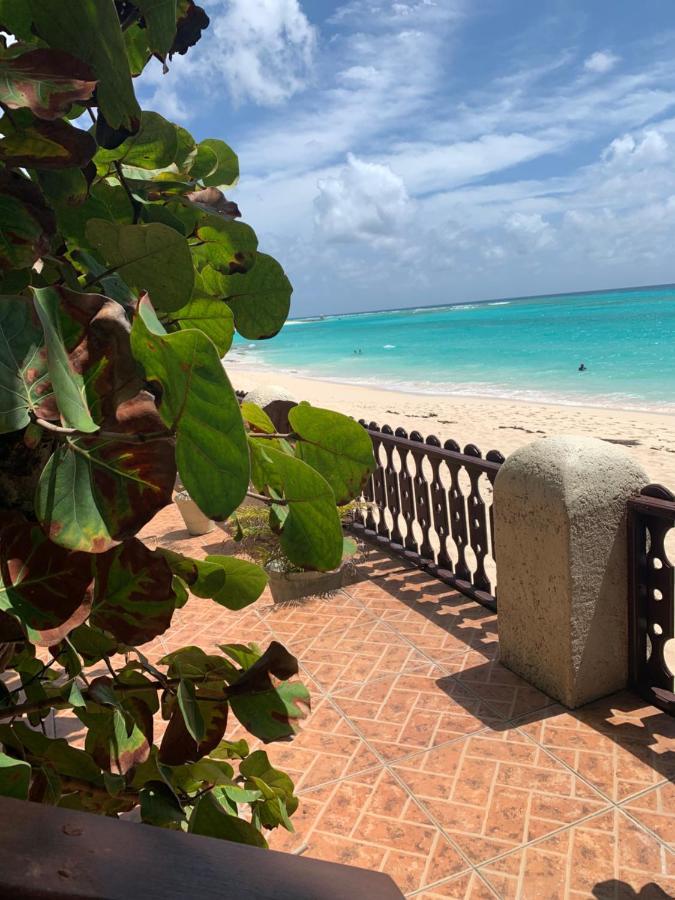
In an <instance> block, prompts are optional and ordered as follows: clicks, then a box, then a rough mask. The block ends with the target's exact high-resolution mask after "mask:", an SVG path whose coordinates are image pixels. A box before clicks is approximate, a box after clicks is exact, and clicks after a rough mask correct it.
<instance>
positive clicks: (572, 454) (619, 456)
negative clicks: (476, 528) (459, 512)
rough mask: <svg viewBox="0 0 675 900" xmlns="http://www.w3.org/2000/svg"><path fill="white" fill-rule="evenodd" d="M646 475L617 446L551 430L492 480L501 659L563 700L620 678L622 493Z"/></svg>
mask: <svg viewBox="0 0 675 900" xmlns="http://www.w3.org/2000/svg"><path fill="white" fill-rule="evenodd" d="M648 482H649V479H648V477H647V474H646V472H645V471H644V469H643V468H642V466H641V465H640V464H639V463H638V462H637V461H636V460H635V459H633V458H632V457H631V456H629V455H628V453H626V452H625V451H624V450H622V449H620V448H618V447H616V446H614V445H612V444H609V443H607V442H605V441H600V440H597V439H595V438H578V437H552V438H544V439H543V440H539V441H536V442H535V443H533V444H529V445H528V446H526V447H522V448H521V449H519V450H517V451H516V452H515V453H513V454H512V455H511V456H510V457H509V458H508V459H507V460H506V462H505V463H504V464H503V465H502V467H501V469H500V471H499V474H498V476H497V479H496V482H495V493H494V512H495V548H496V559H497V568H498V588H497V602H498V608H499V613H498V625H499V644H500V654H501V661H502V663H503V664H504V665H505V666H507V667H508V668H509V669H511V670H512V671H514V672H516V673H517V674H518V675H520V676H521V677H523V678H525V679H526V680H527V681H529V682H530V683H531V684H534V685H536V687H538V688H539V689H540V690H542V691H545V692H546V693H547V694H549V695H550V696H551V697H555V698H556V699H557V700H560V701H561V702H562V703H564V704H565V705H566V706H568V707H572V708H574V707H577V706H580V705H581V704H583V703H587V702H588V701H590V700H594V699H596V698H598V697H603V696H605V695H606V694H609V693H611V692H612V691H616V690H619V689H621V688H623V687H625V685H626V682H627V678H628V637H627V621H628V612H627V609H628V607H627V604H628V564H627V547H626V500H627V499H628V498H629V497H630V496H632V495H634V494H637V493H639V492H640V490H641V489H642V488H643V487H644V486H645V485H646V484H647V483H648Z"/></svg>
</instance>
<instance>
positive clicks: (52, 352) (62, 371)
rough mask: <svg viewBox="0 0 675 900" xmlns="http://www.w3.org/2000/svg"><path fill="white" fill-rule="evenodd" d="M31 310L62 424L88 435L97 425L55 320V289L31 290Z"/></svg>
mask: <svg viewBox="0 0 675 900" xmlns="http://www.w3.org/2000/svg"><path fill="white" fill-rule="evenodd" d="M34 294H35V308H36V310H37V314H38V316H39V317H40V321H41V322H42V328H43V329H44V335H45V341H46V344H47V367H48V371H49V377H50V379H51V382H52V386H53V388H54V394H55V396H56V402H57V404H58V408H59V413H60V414H61V419H62V421H63V424H64V425H65V426H67V427H68V428H76V429H77V430H78V431H84V432H92V431H97V430H98V425H97V424H96V422H94V420H93V419H92V417H91V413H90V412H89V406H88V404H87V395H86V387H85V379H84V377H83V375H82V374H81V373H79V372H77V371H76V370H75V368H74V367H73V365H72V364H71V361H70V359H69V357H68V351H67V349H66V346H65V343H64V337H63V330H62V323H61V319H60V316H59V307H60V304H61V297H60V295H59V293H58V291H57V290H56V288H53V287H49V288H37V289H34Z"/></svg>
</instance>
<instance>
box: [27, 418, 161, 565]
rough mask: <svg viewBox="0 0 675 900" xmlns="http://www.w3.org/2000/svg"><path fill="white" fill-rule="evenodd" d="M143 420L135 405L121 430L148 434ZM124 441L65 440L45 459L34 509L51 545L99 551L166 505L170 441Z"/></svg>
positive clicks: (108, 546) (121, 438) (99, 439)
mask: <svg viewBox="0 0 675 900" xmlns="http://www.w3.org/2000/svg"><path fill="white" fill-rule="evenodd" d="M143 422H144V419H143V406H142V404H139V406H138V407H137V408H134V409H132V411H131V414H130V415H129V417H128V418H127V419H125V421H124V423H123V424H124V429H123V430H124V431H128V432H132V431H134V430H135V428H136V424H137V423H138V424H139V425H140V428H139V429H138V430H139V431H141V432H142V431H143V430H147V429H146V428H144V426H143ZM120 431H122V428H121V427H120ZM123 438H124V435H123V434H120V440H115V439H114V438H112V437H107V436H106V437H97V436H96V435H92V436H91V437H78V438H69V439H68V440H66V441H65V442H64V443H63V444H62V445H61V446H60V447H59V448H58V449H57V450H56V451H55V452H54V453H53V454H52V456H51V457H50V459H49V461H48V462H47V465H46V466H45V468H44V469H43V471H42V474H41V476H40V481H39V482H38V488H37V491H36V495H35V510H36V513H37V516H38V519H39V520H40V523H41V524H42V526H43V527H44V528H45V530H46V531H47V532H48V534H49V535H50V537H51V538H52V540H53V541H55V542H56V543H58V544H61V545H62V546H64V547H69V548H70V549H72V550H86V551H87V552H89V553H103V552H105V551H106V550H109V549H110V548H111V547H114V546H115V544H118V543H120V542H121V541H124V540H127V539H128V538H131V537H133V536H134V535H135V534H136V532H137V531H139V529H141V528H142V527H143V525H145V523H146V522H149V521H150V519H151V518H152V517H153V516H154V515H155V514H156V513H157V512H159V510H160V509H162V508H163V507H164V506H166V505H167V504H168V503H170V502H171V496H172V491H173V486H174V483H175V480H176V463H175V457H174V447H173V441H172V440H171V439H169V438H165V437H160V438H157V439H154V440H148V441H147V442H142V443H141V442H137V443H128V442H126V441H125V440H124V439H123Z"/></svg>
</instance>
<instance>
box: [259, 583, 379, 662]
mask: <svg viewBox="0 0 675 900" xmlns="http://www.w3.org/2000/svg"><path fill="white" fill-rule="evenodd" d="M261 616H262V618H263V619H264V621H265V623H266V624H267V625H268V626H269V627H270V628H271V629H272V631H273V632H274V634H275V635H276V637H277V640H279V641H281V642H282V643H285V644H286V645H287V646H288V649H289V650H291V652H292V651H293V647H294V646H295V645H296V644H298V643H299V642H304V641H307V640H309V639H311V638H314V637H317V636H318V635H320V634H331V633H334V632H339V631H342V630H343V629H344V628H346V627H347V626H349V625H350V624H353V623H354V622H357V621H360V620H371V619H372V617H371V616H370V615H369V613H368V611H367V610H366V609H365V607H364V606H363V605H362V604H361V603H359V602H358V601H357V600H355V599H354V598H353V597H350V596H349V595H348V594H346V593H345V592H344V591H338V592H337V593H336V594H334V595H333V596H331V597H325V598H324V597H308V598H306V599H305V600H300V601H298V602H293V603H274V604H272V605H270V606H266V607H265V608H264V609H262V610H261Z"/></svg>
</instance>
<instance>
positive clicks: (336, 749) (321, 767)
mask: <svg viewBox="0 0 675 900" xmlns="http://www.w3.org/2000/svg"><path fill="white" fill-rule="evenodd" d="M264 749H265V751H266V753H267V755H268V756H269V758H270V760H271V762H272V764H273V765H274V766H276V767H277V768H280V769H283V770H284V771H285V772H287V773H288V774H289V775H290V776H291V778H292V779H293V781H294V782H295V787H296V790H302V789H306V788H310V787H314V786H315V785H319V784H322V783H324V782H327V781H333V780H335V779H336V778H344V777H345V776H347V775H351V774H353V773H355V772H360V771H363V770H364V769H369V768H372V767H373V766H378V765H379V760H378V759H377V757H376V756H374V755H373V753H372V752H371V751H370V750H369V749H368V747H367V745H366V744H365V742H364V741H363V740H362V738H360V737H359V735H358V734H357V733H356V732H355V731H354V729H353V728H352V727H351V726H350V725H349V723H348V722H346V721H345V720H344V719H343V718H342V716H341V715H340V714H339V712H338V711H337V710H336V709H335V708H334V707H333V705H332V704H331V703H330V701H329V700H328V699H326V698H324V697H321V696H320V695H314V696H313V697H312V712H311V714H310V716H309V717H308V718H307V719H306V720H305V721H304V722H303V725H302V731H301V732H300V734H298V735H297V736H296V737H294V738H293V740H292V741H282V742H278V743H273V744H267V745H265V747H264Z"/></svg>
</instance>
